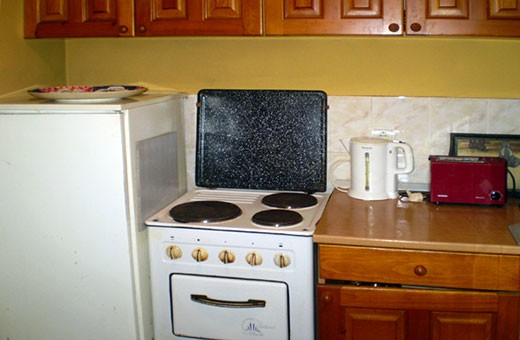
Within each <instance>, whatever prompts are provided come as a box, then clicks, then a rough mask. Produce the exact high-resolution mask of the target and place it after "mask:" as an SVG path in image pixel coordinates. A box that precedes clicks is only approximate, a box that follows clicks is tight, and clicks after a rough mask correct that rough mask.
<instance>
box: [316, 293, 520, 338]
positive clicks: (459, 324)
mask: <svg viewBox="0 0 520 340" xmlns="http://www.w3.org/2000/svg"><path fill="white" fill-rule="evenodd" d="M519 307H520V300H519V296H518V295H517V294H498V293H494V292H472V291H455V290H445V289H412V288H383V287H378V288H370V287H357V286H340V285H332V284H331V285H329V284H320V285H318V334H319V339H349V340H360V339H361V340H364V339H389V340H390V339H392V340H393V339H409V340H422V339H435V340H446V339H483V340H484V339H501V340H518V336H519V324H518V320H519V317H520V313H519Z"/></svg>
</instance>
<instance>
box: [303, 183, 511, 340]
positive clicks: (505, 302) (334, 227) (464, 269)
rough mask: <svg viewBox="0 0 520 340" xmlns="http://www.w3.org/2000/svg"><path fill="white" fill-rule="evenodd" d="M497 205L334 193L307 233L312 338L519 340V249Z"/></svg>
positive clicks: (506, 214)
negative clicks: (311, 253) (311, 254)
mask: <svg viewBox="0 0 520 340" xmlns="http://www.w3.org/2000/svg"><path fill="white" fill-rule="evenodd" d="M518 221H520V208H519V206H518V200H516V199H510V200H509V201H508V203H507V204H506V205H505V206H503V207H500V208H497V207H486V206H466V205H435V204H432V203H429V202H423V203H407V202H401V201H399V200H383V201H362V200H356V199H353V198H350V197H349V196H348V195H346V194H345V193H342V192H339V191H335V192H333V194H332V196H331V198H330V200H329V202H328V204H327V207H326V208H325V210H324V212H323V214H322V216H321V219H320V221H319V223H318V225H317V228H316V231H315V233H314V236H313V239H314V242H315V250H316V258H317V262H316V265H317V273H318V277H317V287H318V288H317V306H318V307H317V309H318V310H317V313H318V317H317V320H318V325H317V328H318V335H319V337H318V338H319V339H326V340H331V339H348V340H372V339H378V340H386V339H389V340H390V339H392V340H393V339H406V340H424V339H431V340H459V339H464V340H467V339H469V340H473V339H479V340H481V339H489V340H519V339H520V246H518V245H517V244H516V243H515V241H514V239H513V237H512V236H511V234H510V233H509V230H508V225H509V224H512V223H515V222H518Z"/></svg>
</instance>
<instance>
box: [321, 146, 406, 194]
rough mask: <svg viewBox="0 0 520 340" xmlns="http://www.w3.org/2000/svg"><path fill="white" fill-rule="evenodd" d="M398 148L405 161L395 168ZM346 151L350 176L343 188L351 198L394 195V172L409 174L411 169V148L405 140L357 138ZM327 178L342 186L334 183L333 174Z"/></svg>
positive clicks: (395, 183)
mask: <svg viewBox="0 0 520 340" xmlns="http://www.w3.org/2000/svg"><path fill="white" fill-rule="evenodd" d="M345 147H346V145H345ZM399 150H401V153H402V154H403V155H404V161H405V164H404V166H402V167H398V162H397V155H398V151H399ZM347 151H349V152H350V175H351V179H350V188H349V189H348V190H346V191H347V193H348V195H349V196H350V197H353V198H357V199H362V200H384V199H392V198H397V196H398V192H397V175H398V174H407V173H410V172H412V171H413V169H414V159H413V152H412V148H411V147H410V145H408V144H406V143H404V142H395V141H392V140H389V139H386V138H377V137H356V138H352V139H351V140H350V143H349V147H348V148H347ZM333 167H334V166H333ZM336 167H337V166H336ZM336 167H334V168H336ZM330 177H331V181H332V183H333V184H334V185H335V186H336V187H337V188H338V189H344V188H340V187H338V186H337V185H336V183H335V181H334V180H333V176H330ZM344 191H345V190H344Z"/></svg>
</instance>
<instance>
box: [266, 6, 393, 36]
mask: <svg viewBox="0 0 520 340" xmlns="http://www.w3.org/2000/svg"><path fill="white" fill-rule="evenodd" d="M402 22H403V1H402V0H270V1H265V26H266V27H265V31H266V34H267V35H350V34H352V35H371V34H373V35H401V34H402V33H403V27H402Z"/></svg>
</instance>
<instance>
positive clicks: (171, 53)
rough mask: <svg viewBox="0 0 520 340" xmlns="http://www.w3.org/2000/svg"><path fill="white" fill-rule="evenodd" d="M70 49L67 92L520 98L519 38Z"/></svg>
mask: <svg viewBox="0 0 520 340" xmlns="http://www.w3.org/2000/svg"><path fill="white" fill-rule="evenodd" d="M66 49H67V78H68V83H69V84H108V83H135V82H144V83H150V84H155V85H156V86H159V87H163V88H170V89H175V90H179V91H184V92H188V93H196V92H197V91H198V90H199V89H201V88H208V87H210V88H286V89H322V90H325V91H326V92H327V93H328V94H329V95H392V96H394V95H404V96H447V97H492V98H520V39H477V38H440V37H439V38H436V37H420V38H411V37H279V38H266V37H255V38H242V37H237V38H225V37H217V38H215V37H211V38H209V37H208V38H205V37H200V38H186V37H178V38H175V37H172V38H129V39H117V38H114V39H69V40H67V48H66Z"/></svg>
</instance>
